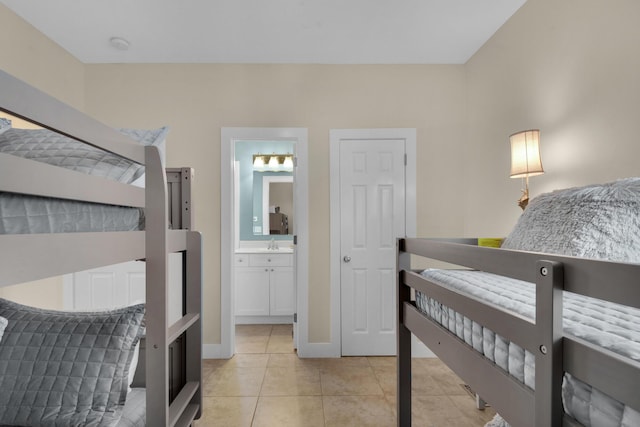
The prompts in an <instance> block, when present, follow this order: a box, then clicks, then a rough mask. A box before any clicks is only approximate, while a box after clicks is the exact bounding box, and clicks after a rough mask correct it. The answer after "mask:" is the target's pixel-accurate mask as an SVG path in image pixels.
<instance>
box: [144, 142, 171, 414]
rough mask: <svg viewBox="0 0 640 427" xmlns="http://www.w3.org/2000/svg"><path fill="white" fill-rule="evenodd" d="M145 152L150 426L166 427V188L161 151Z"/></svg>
mask: <svg viewBox="0 0 640 427" xmlns="http://www.w3.org/2000/svg"><path fill="white" fill-rule="evenodd" d="M145 149H146V157H147V158H146V165H145V166H146V175H147V178H146V189H145V194H146V211H145V236H146V237H145V241H146V243H145V246H146V249H145V251H146V264H147V265H146V300H147V303H146V309H145V310H146V311H145V317H146V324H147V338H146V344H147V350H146V359H147V360H146V393H147V400H146V404H147V425H149V426H166V425H167V424H168V419H169V361H168V354H167V353H168V350H167V346H168V345H169V339H168V330H167V328H168V324H167V300H168V297H169V296H168V291H167V280H168V271H167V258H168V255H167V228H168V224H169V221H168V212H167V211H168V209H167V190H166V188H167V184H166V175H165V172H164V170H163V168H162V162H161V160H160V153H159V151H158V148H157V147H153V146H147V147H145Z"/></svg>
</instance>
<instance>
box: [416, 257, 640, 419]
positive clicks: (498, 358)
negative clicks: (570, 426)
mask: <svg viewBox="0 0 640 427" xmlns="http://www.w3.org/2000/svg"><path fill="white" fill-rule="evenodd" d="M422 275H423V276H425V277H427V278H428V279H429V280H430V281H432V282H434V283H437V284H440V285H443V286H445V287H447V288H451V289H455V290H458V291H461V292H463V293H465V294H469V295H472V296H474V297H476V298H478V299H479V300H481V301H485V302H491V303H492V304H495V305H498V306H500V307H503V308H506V309H509V310H512V311H514V312H516V313H519V314H521V315H523V316H526V317H528V318H530V319H532V320H533V319H535V285H534V284H532V283H527V282H523V281H520V280H515V279H510V278H507V277H503V276H497V275H494V274H490V273H485V272H480V271H469V270H425V271H424V272H423V273H422ZM416 305H417V307H418V308H419V309H420V310H421V311H422V312H423V313H425V314H427V315H428V316H429V317H431V318H433V319H434V320H436V321H437V322H438V323H440V324H441V325H442V326H444V327H445V328H447V329H448V330H449V331H451V332H452V333H454V334H456V335H457V336H458V337H459V338H460V339H462V340H464V341H465V342H466V343H467V344H469V345H470V346H472V347H473V348H474V349H475V350H477V351H478V352H480V353H482V354H483V355H484V356H485V357H487V358H488V359H490V360H491V361H493V362H495V363H496V364H497V365H498V366H499V367H501V368H502V369H504V370H505V371H507V372H509V374H511V375H512V376H514V377H515V378H517V379H518V380H520V381H521V382H523V383H524V384H526V385H527V386H528V387H531V388H534V387H535V357H534V356H533V354H531V353H530V352H528V351H526V350H524V349H523V348H522V347H520V346H518V345H517V344H515V343H512V342H509V341H507V340H505V339H504V338H503V337H501V336H500V335H497V334H495V333H494V332H492V331H491V330H489V329H487V328H484V327H482V326H481V325H479V324H478V323H476V322H474V321H472V320H471V319H469V318H467V317H465V316H462V315H460V314H459V313H457V312H455V311H453V310H452V309H450V308H448V307H446V306H444V305H442V304H440V303H439V302H437V301H435V300H433V299H432V298H429V297H427V296H425V295H423V294H421V293H420V292H416ZM563 317H564V323H563V326H564V333H565V335H573V336H576V337H580V338H582V339H584V340H586V341H589V342H591V343H593V344H596V345H598V346H601V347H604V348H607V349H609V350H611V351H614V352H616V353H618V354H620V355H622V356H625V357H629V358H631V359H633V360H638V361H640V309H635V308H631V307H626V306H622V305H618V304H613V303H608V302H606V301H601V300H596V299H593V298H588V297H585V296H582V295H576V294H571V293H568V292H565V294H564V313H563ZM562 399H563V403H564V407H565V412H566V413H567V414H569V415H571V416H572V417H574V418H575V419H576V420H577V421H579V422H580V423H582V424H583V425H585V426H625V427H626V426H629V427H631V426H640V413H639V412H637V411H636V410H634V409H632V408H629V407H626V406H625V405H623V404H621V403H619V402H617V401H615V400H614V399H612V398H610V397H608V396H606V395H604V394H603V393H601V392H599V391H598V390H596V389H592V388H591V387H590V386H589V385H587V384H584V383H582V382H580V381H579V380H577V379H575V378H572V377H571V376H570V375H569V374H565V378H564V381H563V386H562Z"/></svg>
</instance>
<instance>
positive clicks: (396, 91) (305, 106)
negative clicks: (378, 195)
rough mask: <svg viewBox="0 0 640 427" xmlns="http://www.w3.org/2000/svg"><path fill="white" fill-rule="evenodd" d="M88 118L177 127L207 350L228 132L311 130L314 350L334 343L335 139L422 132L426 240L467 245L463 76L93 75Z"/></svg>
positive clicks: (145, 70)
mask: <svg viewBox="0 0 640 427" xmlns="http://www.w3.org/2000/svg"><path fill="white" fill-rule="evenodd" d="M86 83H87V86H86V87H87V90H86V110H87V112H88V113H89V114H91V115H93V116H95V117H97V118H99V119H101V120H103V121H105V122H107V123H108V124H111V125H113V126H131V127H155V126H161V125H165V124H166V125H169V126H171V132H170V134H169V138H168V143H167V144H168V148H167V163H168V165H169V166H183V165H190V166H193V167H195V169H196V181H195V182H196V184H195V196H194V197H195V201H196V203H197V204H196V213H195V214H196V221H197V228H198V229H199V230H200V231H202V233H203V235H204V257H205V266H204V298H205V303H204V308H205V319H204V323H205V342H206V343H218V342H220V302H219V301H220V170H219V164H220V128H221V127H227V126H264V127H270V126H283V127H306V128H308V129H309V159H310V160H311V162H310V163H311V164H310V167H309V182H310V189H309V203H310V206H309V212H310V217H309V223H310V224H311V230H310V236H309V237H310V241H311V245H310V254H309V256H310V259H311V260H312V261H313V262H311V263H310V272H309V301H312V303H311V304H310V313H309V324H310V326H309V339H310V341H311V342H326V341H328V340H329V339H330V336H329V297H330V295H329V130H330V129H332V128H352V127H353V128H369V127H371V128H375V127H412V128H417V129H418V162H419V163H420V167H419V169H418V181H419V183H420V184H419V194H418V217H419V218H420V221H419V224H418V231H419V233H420V234H422V235H427V234H430V235H433V234H438V235H448V234H452V233H453V234H459V233H460V231H461V230H462V207H463V200H462V199H461V198H460V194H461V192H462V189H463V187H462V186H461V185H458V183H460V179H459V178H458V173H457V171H452V170H451V169H450V168H449V167H448V165H450V164H457V163H458V161H459V158H460V154H461V146H460V141H461V140H463V138H464V135H465V133H464V116H465V114H464V113H465V108H464V107H465V89H464V87H465V74H464V68H463V66H332V65H167V64H164V65H157V64H156V65H89V66H87V67H86ZM444 206H447V208H446V209H444Z"/></svg>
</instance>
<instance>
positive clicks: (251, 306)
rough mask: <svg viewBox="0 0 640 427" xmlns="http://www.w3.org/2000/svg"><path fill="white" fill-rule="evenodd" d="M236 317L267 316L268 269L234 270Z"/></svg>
mask: <svg viewBox="0 0 640 427" xmlns="http://www.w3.org/2000/svg"><path fill="white" fill-rule="evenodd" d="M235 271H236V295H235V297H236V304H235V305H236V313H235V314H236V316H268V315H269V269H268V268H266V267H255V268H253V267H249V268H236V270H235Z"/></svg>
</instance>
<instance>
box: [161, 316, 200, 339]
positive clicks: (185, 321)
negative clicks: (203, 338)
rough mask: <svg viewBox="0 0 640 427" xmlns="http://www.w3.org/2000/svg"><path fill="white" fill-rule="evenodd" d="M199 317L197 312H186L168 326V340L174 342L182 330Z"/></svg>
mask: <svg viewBox="0 0 640 427" xmlns="http://www.w3.org/2000/svg"><path fill="white" fill-rule="evenodd" d="M199 319H200V314H199V313H187V314H185V315H184V316H183V317H181V318H180V319H179V320H178V321H177V322H176V323H174V324H173V325H171V326H170V327H169V331H168V340H169V342H174V341H175V340H176V339H177V338H178V337H179V336H180V335H182V333H183V332H184V331H186V330H187V329H189V328H190V327H191V326H192V325H193V324H194V323H196V322H197V321H198V320H199Z"/></svg>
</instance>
